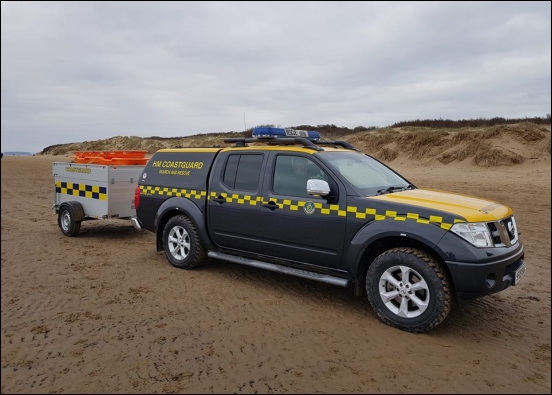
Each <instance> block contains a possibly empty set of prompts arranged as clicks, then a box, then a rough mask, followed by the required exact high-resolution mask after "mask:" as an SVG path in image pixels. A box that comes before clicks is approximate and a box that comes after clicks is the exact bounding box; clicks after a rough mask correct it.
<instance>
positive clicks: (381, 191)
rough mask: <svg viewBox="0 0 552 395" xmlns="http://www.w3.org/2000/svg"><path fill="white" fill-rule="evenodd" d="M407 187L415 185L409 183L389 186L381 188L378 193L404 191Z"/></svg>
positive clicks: (411, 187)
mask: <svg viewBox="0 0 552 395" xmlns="http://www.w3.org/2000/svg"><path fill="white" fill-rule="evenodd" d="M406 189H414V185H412V184H408V185H407V186H406V187H405V186H394V185H393V186H390V187H389V188H385V189H380V190H378V191H377V192H376V195H385V194H386V193H393V192H399V191H404V190H406Z"/></svg>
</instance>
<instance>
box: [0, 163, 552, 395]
mask: <svg viewBox="0 0 552 395" xmlns="http://www.w3.org/2000/svg"><path fill="white" fill-rule="evenodd" d="M68 160H69V159H68V158H67V157H59V156H36V157H4V158H3V159H2V163H1V174H2V176H1V183H2V188H1V196H2V200H1V213H2V216H1V225H2V244H1V257H2V263H1V270H2V273H1V291H2V297H1V299H2V311H1V314H2V331H1V346H2V368H1V372H2V375H1V392H2V393H3V394H4V393H175V392H178V393H315V392H318V393H512V394H513V393H516V394H533V393H543V394H545V393H550V391H551V379H550V377H551V368H550V354H551V349H550V338H551V328H550V325H551V318H550V301H551V295H550V291H551V284H550V275H551V273H550V242H551V235H550V233H551V227H550V202H551V193H550V189H551V183H550V160H549V158H548V159H547V160H544V161H543V160H535V161H527V162H525V163H524V164H522V165H516V166H502V167H495V168H481V167H475V166H473V165H470V164H469V163H452V164H449V165H446V166H445V165H438V164H428V165H421V164H415V163H411V162H408V161H401V160H398V159H397V160H395V161H394V162H393V163H392V164H391V165H392V166H393V167H394V168H395V169H396V170H398V171H399V172H401V173H402V174H403V175H404V176H405V177H406V178H408V179H409V180H410V181H411V182H413V183H414V184H416V185H417V186H418V187H427V188H435V189H444V190H449V191H453V192H461V193H468V194H472V195H476V196H479V197H484V198H489V199H492V200H496V201H499V202H501V203H504V204H507V205H509V206H511V207H512V208H513V210H514V212H515V215H516V219H517V223H518V227H519V229H520V230H521V232H522V235H521V239H522V241H523V242H524V243H525V246H526V254H525V257H526V261H527V265H528V267H527V274H526V275H525V277H524V278H523V280H522V282H521V283H520V284H519V285H518V286H515V287H510V288H508V289H507V290H505V291H503V292H501V293H499V294H495V295H492V296H488V297H485V298H481V299H478V300H475V301H473V302H471V303H469V304H468V305H466V306H463V307H457V306H454V307H453V309H452V311H451V313H450V314H449V316H448V318H447V319H446V320H445V321H444V322H443V323H442V324H441V325H440V326H438V327H437V328H436V329H434V330H432V331H430V332H427V333H423V334H411V333H407V332H403V331H400V330H398V329H394V328H391V327H389V326H387V325H385V324H383V323H381V322H380V321H379V320H378V319H377V317H376V315H375V314H374V313H373V311H372V310H371V308H370V306H369V304H368V302H367V300H366V299H365V298H356V297H354V296H353V294H352V292H350V290H347V289H343V288H340V287H336V286H331V285H328V284H322V283H317V282H313V281H310V280H306V279H300V278H296V277H289V276H285V275H283V274H277V273H273V272H267V271H263V270H260V269H254V268H251V267H245V266H240V265H236V264H230V263H212V264H209V265H206V266H202V267H200V268H198V269H195V270H191V271H186V270H179V269H176V268H173V267H172V266H170V265H169V263H168V261H167V260H166V258H165V256H164V255H163V254H162V253H160V252H156V250H155V245H154V235H153V234H152V233H149V232H145V231H142V232H140V231H137V230H136V229H134V228H133V227H132V226H131V224H130V222H129V221H126V220H116V219H113V220H101V221H89V222H84V223H83V225H82V228H81V232H80V234H79V235H78V236H77V237H66V236H63V235H62V233H61V231H60V230H59V228H58V225H57V217H56V216H55V215H54V214H53V212H52V202H53V177H52V165H51V163H52V162H54V161H68Z"/></svg>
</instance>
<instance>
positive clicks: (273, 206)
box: [263, 201, 279, 211]
mask: <svg viewBox="0 0 552 395" xmlns="http://www.w3.org/2000/svg"><path fill="white" fill-rule="evenodd" d="M263 207H266V208H267V209H269V210H270V211H274V210H276V209H277V208H279V207H278V205H277V204H276V202H273V201H270V202H268V203H263Z"/></svg>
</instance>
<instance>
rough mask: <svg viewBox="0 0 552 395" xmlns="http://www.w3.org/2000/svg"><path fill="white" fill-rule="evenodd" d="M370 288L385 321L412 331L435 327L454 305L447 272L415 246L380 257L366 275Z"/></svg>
mask: <svg viewBox="0 0 552 395" xmlns="http://www.w3.org/2000/svg"><path fill="white" fill-rule="evenodd" d="M366 292H367V293H368V300H369V301H370V304H371V305H372V308H373V309H374V311H375V312H376V314H377V315H378V317H379V318H380V319H381V320H382V321H383V322H384V323H386V324H388V325H391V326H393V327H395V328H399V329H401V330H404V331H408V332H426V331H428V330H430V329H433V328H435V327H436V326H437V325H439V324H440V323H441V322H443V320H444V319H445V318H446V317H447V315H448V313H449V311H450V308H451V287H450V280H449V278H448V275H447V273H446V272H445V270H444V269H443V268H441V265H440V264H439V262H437V260H435V258H433V257H432V256H430V255H428V254H427V253H425V252H423V251H420V250H417V249H414V248H406V247H401V248H393V249H391V250H389V251H386V252H384V253H383V254H381V255H380V256H379V257H377V258H376V259H375V260H374V262H373V263H372V265H371V266H370V268H369V269H368V274H367V275H366Z"/></svg>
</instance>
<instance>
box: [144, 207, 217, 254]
mask: <svg viewBox="0 0 552 395" xmlns="http://www.w3.org/2000/svg"><path fill="white" fill-rule="evenodd" d="M201 202H202V203H203V204H205V201H204V200H202V201H201ZM176 215H185V216H187V217H188V218H190V220H191V221H192V222H193V224H194V226H195V227H196V229H197V230H198V232H199V236H200V238H201V242H202V243H203V245H205V247H206V248H208V249H212V248H213V246H212V243H211V240H210V239H209V236H208V233H207V227H206V224H205V205H203V207H202V208H200V207H199V206H198V205H197V204H196V203H194V202H192V201H191V200H189V199H186V198H182V197H174V198H170V199H167V200H165V201H164V202H163V204H161V206H159V209H158V210H157V214H156V215H155V222H154V230H155V235H156V236H155V238H156V248H157V251H162V250H163V229H164V228H165V225H166V224H167V222H168V221H169V220H170V219H171V218H172V217H174V216H176Z"/></svg>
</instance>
